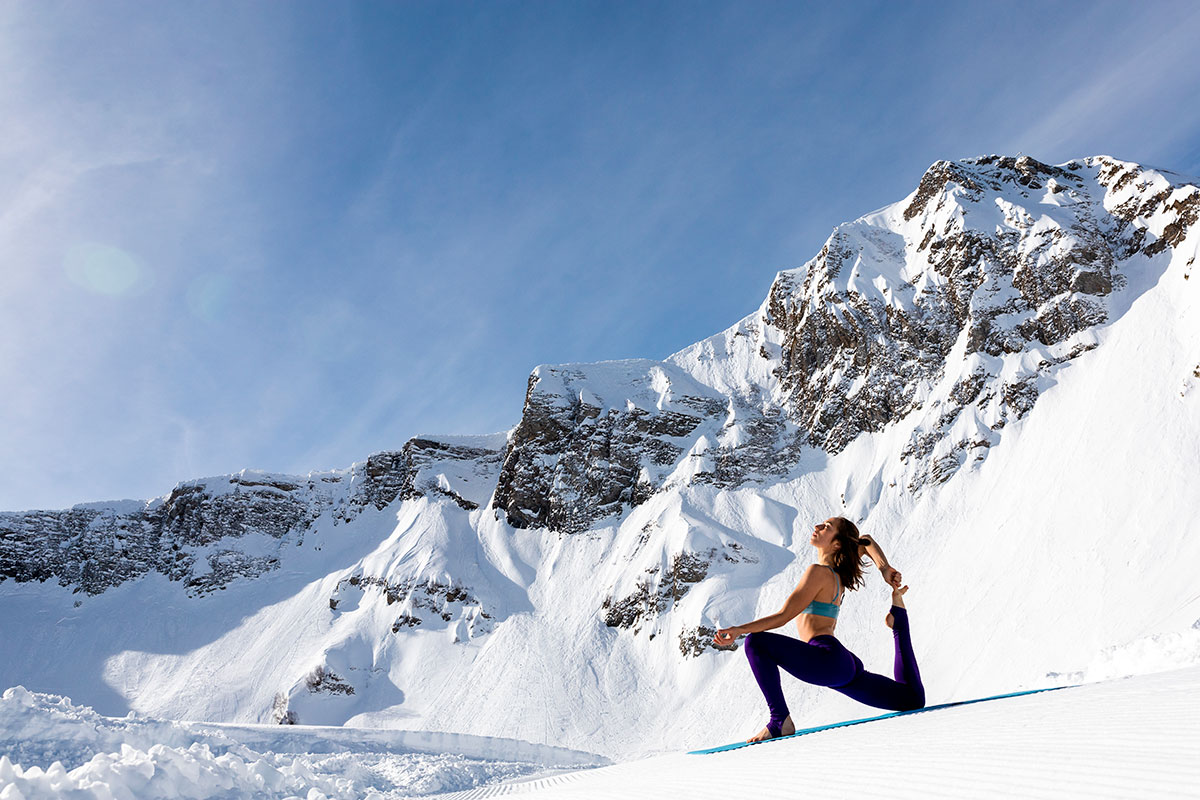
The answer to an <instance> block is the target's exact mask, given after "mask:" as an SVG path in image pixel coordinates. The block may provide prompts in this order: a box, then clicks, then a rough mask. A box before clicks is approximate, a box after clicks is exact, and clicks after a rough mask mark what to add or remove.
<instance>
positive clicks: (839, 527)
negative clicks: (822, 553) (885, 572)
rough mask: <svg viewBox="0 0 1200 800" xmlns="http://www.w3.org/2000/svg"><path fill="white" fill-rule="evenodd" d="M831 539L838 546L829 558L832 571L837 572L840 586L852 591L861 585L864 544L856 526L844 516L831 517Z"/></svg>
mask: <svg viewBox="0 0 1200 800" xmlns="http://www.w3.org/2000/svg"><path fill="white" fill-rule="evenodd" d="M833 523H834V525H833V531H834V533H833V540H834V541H835V542H837V543H838V544H839V547H838V548H837V549H836V550H834V551H833V556H832V557H831V558H830V560H831V561H832V562H833V571H834V572H836V573H837V574H838V579H839V580H840V581H841V582H842V586H844V587H846V588H847V589H849V590H850V591H854V590H855V589H857V588H858V587H859V586H862V585H863V568H862V555H861V553H862V551H861V550H860V549H859V547H860V546H861V545H863V544H864V542H863V541H862V536H860V535H859V533H858V526H857V525H855V524H854V523H853V522H851V521H850V520H848V519H846V518H845V517H833Z"/></svg>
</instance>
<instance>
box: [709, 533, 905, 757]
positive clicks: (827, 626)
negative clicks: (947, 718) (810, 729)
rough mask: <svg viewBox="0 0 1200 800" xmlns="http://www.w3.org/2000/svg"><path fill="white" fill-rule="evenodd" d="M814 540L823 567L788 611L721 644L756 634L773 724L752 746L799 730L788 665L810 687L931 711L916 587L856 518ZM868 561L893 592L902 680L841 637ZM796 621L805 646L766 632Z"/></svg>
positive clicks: (756, 660) (892, 620) (758, 668)
mask: <svg viewBox="0 0 1200 800" xmlns="http://www.w3.org/2000/svg"><path fill="white" fill-rule="evenodd" d="M810 541H811V543H812V544H813V545H814V546H815V547H816V548H817V552H818V553H819V554H820V556H821V558H820V561H819V562H818V563H816V564H812V565H810V566H809V568H808V569H807V570H806V571H805V573H804V577H802V578H801V579H800V583H798V584H797V585H796V588H795V589H794V590H793V591H792V594H791V596H789V597H788V599H787V602H785V603H784V604H783V608H781V609H779V611H777V612H775V613H774V614H771V615H769V616H766V617H763V618H761V619H756V620H754V621H753V622H750V623H747V624H745V625H735V626H733V627H732V628H722V629H721V630H719V631H717V634H716V637H715V640H714V641H715V642H716V644H718V645H721V646H723V647H728V646H729V645H731V644H733V643H734V641H735V640H736V639H737V637H738V636H739V635H741V634H743V633H745V634H749V635H748V636H747V637H746V644H745V647H746V658H747V659H749V661H750V669H751V670H752V671H753V672H754V678H755V680H757V681H758V686H759V688H760V689H762V693H763V695H764V696H765V697H766V698H767V708H768V709H770V712H771V718H770V720H769V721H768V722H767V726H766V727H765V728H763V729H762V730H761V731H760V732H759V733H758V734H757V735H756V736H754V737H753V738H751V739H749V740H748V741H751V742H760V741H763V740H764V739H774V738H775V737H777V736H790V735H791V734H793V733H795V732H796V726H795V724H793V723H792V717H791V715H790V714H789V713H788V707H787V701H785V700H784V698H783V688H782V687H781V686H780V683H779V668H780V667H783V668H784V669H785V670H787V671H788V672H790V673H791V674H792V675H794V676H796V677H797V678H799V679H800V680H802V681H805V682H807V683H813V684H816V685H817V686H828V687H830V688H831V689H836V690H837V691H839V692H841V693H842V694H844V695H846V696H848V697H852V698H854V699H855V700H857V701H859V702H860V703H866V704H867V705H869V706H875V707H876V708H885V709H889V710H892V711H911V710H913V709H917V708H924V707H925V688H924V687H923V686H922V685H921V675H920V673H919V672H918V671H917V660H916V657H915V656H914V655H913V649H912V641H911V640H910V639H909V634H908V612H907V611H906V610H905V608H904V593H905V592H907V591H908V587H907V586H902V585H901V578H900V573H899V572H898V571H897V570H895V569H894V568H892V566H891V565H889V564H888V562H887V558H886V557H885V556H884V555H883V551H882V550H880V549H879V545H878V544H876V543H875V541H874V540H873V539H871V538H870V537H867V536H859V534H858V528H856V527H855V526H854V523H853V522H851V521H850V520H848V519H843V518H841V517H833V518H831V519H827V520H825V521H824V522H822V523H820V524H818V525H816V526H815V527H814V528H813V535H812V539H811V540H810ZM864 555H868V556H870V557H871V560H872V561H874V562H875V565H876V566H877V567H879V571H880V573H882V575H883V579H884V580H885V581H887V583H888V584H889V585H890V586H891V587H892V609H891V613H889V614H888V617H887V624H888V626H889V627H890V628H891V629H892V635H893V636H894V638H895V640H896V663H895V680H892V679H891V678H885V677H884V676H883V675H876V674H875V673H873V672H867V671H866V670H864V669H863V664H862V661H860V660H859V658H858V656H856V655H854V654H853V653H851V652H850V651H849V650H847V649H846V648H845V647H843V646H842V643H841V642H839V641H838V640H837V639H835V638H834V636H833V628H834V626H835V625H836V624H837V615H838V609H839V608H840V606H841V600H842V596H843V595H844V594H845V590H846V589H851V590H853V589H857V588H858V587H859V586H860V585H862V583H863V569H862V558H863V556H864ZM795 617H798V619H797V620H796V627H797V629H798V630H799V632H800V640H799V641H797V640H796V639H793V638H792V637H790V636H782V635H780V634H778V633H767V632H766V631H769V630H771V629H772V628H778V627H779V626H780V625H784V624H786V623H787V622H789V621H790V620H791V619H793V618H795Z"/></svg>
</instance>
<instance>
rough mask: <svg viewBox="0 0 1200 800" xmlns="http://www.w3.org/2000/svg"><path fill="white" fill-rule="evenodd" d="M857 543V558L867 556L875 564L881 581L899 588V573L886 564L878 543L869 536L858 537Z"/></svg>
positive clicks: (886, 561)
mask: <svg viewBox="0 0 1200 800" xmlns="http://www.w3.org/2000/svg"><path fill="white" fill-rule="evenodd" d="M858 541H859V545H858V557H859V558H862V557H863V556H864V555H865V556H869V557H870V559H871V560H872V561H874V562H875V566H877V567H879V571H880V572H881V573H882V574H883V579H884V580H885V581H887V583H888V585H890V586H891V587H893V588H896V589H898V588H900V583H901V579H900V571H899V570H897V569H896V568H895V567H893V566H892V565H891V564H889V563H888V560H887V556H885V555H884V554H883V550H882V549H881V548H880V547H879V542H877V541H875V540H874V539H872V538H871V537H870V536H860V537H859V539H858Z"/></svg>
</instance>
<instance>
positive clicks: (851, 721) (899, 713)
mask: <svg viewBox="0 0 1200 800" xmlns="http://www.w3.org/2000/svg"><path fill="white" fill-rule="evenodd" d="M1077 688H1079V687H1078V686H1077V685H1071V686H1047V687H1046V688H1045V689H1026V690H1024V691H1020V692H1009V693H1007V694H994V695H992V696H991V697H976V698H973V699H971V700H955V701H954V702H951V703H940V704H938V705H936V706H925V707H924V708H918V709H914V710H912V711H893V712H891V713H890V714H880V715H879V716H877V717H863V718H862V719H849V720H846V721H845V722H831V723H829V724H828V725H816V726H814V727H812V728H803V729H801V730H798V731H796V732H795V733H792V734H789V735H787V736H776V737H775V738H774V739H763V740H762V741H759V742H734V743H733V744H723V745H721V746H720V747H710V748H708V749H706V750H691V751H689V752H688V755H689V756H706V755H711V754H712V753H723V752H726V751H729V750H739V749H741V748H743V747H753V746H754V745H756V744H766V743H767V742H779V741H783V740H784V739H795V738H796V737H797V736H806V735H807V734H810V733H820V732H821V731H828V730H833V729H834V728H848V727H850V726H851V725H863V724H865V723H867V722H878V721H879V720H881V719H891V718H892V717H905V716H908V715H910V714H924V713H926V712H929V711H941V710H942V709H945V708H954V707H956V706H969V705H974V704H975V703H987V702H990V701H992V700H1006V699H1008V698H1010V697H1023V696H1025V695H1027V694H1041V693H1042V692H1056V691H1058V690H1059V689H1077Z"/></svg>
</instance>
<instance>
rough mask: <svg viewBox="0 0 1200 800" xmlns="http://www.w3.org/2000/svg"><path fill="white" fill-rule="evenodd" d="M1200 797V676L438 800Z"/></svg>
mask: <svg viewBox="0 0 1200 800" xmlns="http://www.w3.org/2000/svg"><path fill="white" fill-rule="evenodd" d="M731 733H732V732H731ZM1198 791H1200V668H1189V669H1186V670H1179V671H1175V672H1167V673H1160V674H1156V675H1147V676H1140V677H1134V678H1126V679H1123V680H1117V681H1107V682H1104V683H1096V684H1089V685H1086V686H1080V687H1076V688H1072V689H1067V690H1063V691H1059V692H1046V693H1041V694H1033V695H1026V696H1022V697H1013V698H1007V699H1003V700H998V701H995V702H988V703H979V704H974V705H963V706H956V707H953V708H947V709H943V710H940V711H936V712H932V713H929V714H914V715H909V716H901V717H894V718H889V719H884V720H880V721H878V722H872V723H869V724H865V725H856V726H853V727H847V728H835V729H832V730H827V731H821V732H818V733H813V734H810V735H807V736H803V737H799V738H797V739H790V740H783V741H779V742H773V743H769V744H766V745H763V746H760V747H751V748H743V749H741V750H733V751H728V752H723V753H714V754H711V755H688V754H678V755H667V756H657V757H653V758H647V759H644V760H641V761H634V762H629V763H625V764H618V765H615V766H611V767H603V768H600V769H593V770H586V771H580V772H568V773H562V774H557V775H554V776H550V777H543V778H540V779H535V780H531V781H524V782H516V783H510V784H500V785H495V786H487V787H481V788H479V789H474V790H471V791H467V792H458V793H454V794H447V795H439V796H438V797H439V798H440V800H476V798H487V797H501V796H510V795H521V796H530V797H555V798H574V797H578V798H603V797H635V796H639V795H640V796H645V797H655V798H687V799H688V800H696V799H697V798H721V800H727V798H729V797H731V796H732V797H777V796H782V795H791V794H794V793H798V792H802V793H803V796H805V797H823V798H840V797H856V798H857V797H887V798H898V797H912V798H930V797H946V798H970V797H1023V798H1038V797H1045V798H1062V797H1087V798H1097V797H1114V798H1140V797H1146V798H1149V797H1154V798H1162V797H1196V796H1197V792H1198Z"/></svg>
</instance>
